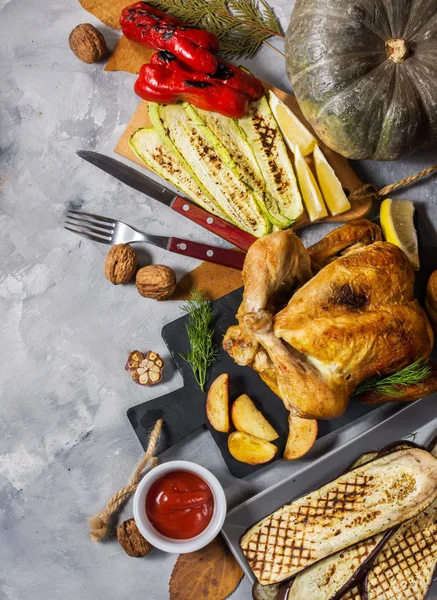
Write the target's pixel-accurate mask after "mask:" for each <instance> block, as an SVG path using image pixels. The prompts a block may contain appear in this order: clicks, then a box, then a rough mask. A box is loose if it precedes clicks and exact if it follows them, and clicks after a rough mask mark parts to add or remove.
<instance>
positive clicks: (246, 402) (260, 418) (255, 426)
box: [231, 394, 279, 442]
mask: <svg viewBox="0 0 437 600" xmlns="http://www.w3.org/2000/svg"><path fill="white" fill-rule="evenodd" d="M231 417H232V422H233V423H234V426H235V429H238V431H244V433H250V435H253V436H255V437H257V438H259V439H260V440H266V441H267V442H272V441H273V440H276V439H277V438H278V437H279V435H278V432H277V431H276V430H275V429H274V428H273V427H272V426H271V425H270V423H269V422H268V421H267V419H266V418H265V416H264V415H263V414H262V412H260V411H259V410H258V409H257V407H256V406H255V404H254V403H253V402H252V400H251V399H250V398H249V396H248V395H247V394H242V395H241V396H239V397H238V398H237V399H236V400H235V402H234V403H233V404H232V409H231Z"/></svg>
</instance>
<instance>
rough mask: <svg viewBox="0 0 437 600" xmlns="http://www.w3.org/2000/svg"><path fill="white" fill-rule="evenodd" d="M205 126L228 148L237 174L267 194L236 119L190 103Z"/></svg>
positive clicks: (249, 184) (258, 190) (255, 190)
mask: <svg viewBox="0 0 437 600" xmlns="http://www.w3.org/2000/svg"><path fill="white" fill-rule="evenodd" d="M190 109H191V110H192V111H195V113H196V114H197V115H198V117H199V118H200V119H201V120H202V121H203V123H204V124H205V126H206V127H207V128H208V129H209V130H210V131H211V132H212V133H213V134H214V135H215V136H216V137H217V138H218V139H219V140H220V142H221V144H222V145H223V146H224V147H225V148H227V150H228V153H229V155H230V158H231V159H232V162H233V164H234V165H235V169H236V174H237V175H239V177H240V179H241V180H242V181H244V183H246V184H247V185H248V186H249V187H250V188H251V189H252V190H253V191H254V192H256V193H257V194H258V195H264V194H265V182H264V177H263V176H262V173H261V170H260V168H259V166H258V163H257V162H256V159H255V156H254V153H253V150H252V148H251V147H250V145H249V144H248V142H247V139H246V136H245V135H244V133H243V131H242V130H241V129H240V127H239V126H238V124H237V122H236V120H235V119H229V118H228V117H224V116H223V115H220V114H219V113H213V112H209V111H206V110H201V109H200V108H195V107H194V106H191V105H190Z"/></svg>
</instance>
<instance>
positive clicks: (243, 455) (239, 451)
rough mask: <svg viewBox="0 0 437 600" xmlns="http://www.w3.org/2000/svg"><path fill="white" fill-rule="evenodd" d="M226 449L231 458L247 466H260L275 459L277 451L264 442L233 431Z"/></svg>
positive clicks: (241, 432)
mask: <svg viewBox="0 0 437 600" xmlns="http://www.w3.org/2000/svg"><path fill="white" fill-rule="evenodd" d="M228 448H229V452H230V453H231V454H232V456H233V457H234V458H235V459H236V460H239V461H240V462H243V463H247V464H248V465H262V464H263V463H267V462H269V461H270V460H272V458H274V457H275V455H276V453H277V451H278V449H277V447H276V446H275V445H274V444H271V443H270V442H267V441H266V440H260V439H259V438H256V437H254V436H253V435H250V434H249V433H244V432H243V431H234V433H231V435H230V436H229V438H228Z"/></svg>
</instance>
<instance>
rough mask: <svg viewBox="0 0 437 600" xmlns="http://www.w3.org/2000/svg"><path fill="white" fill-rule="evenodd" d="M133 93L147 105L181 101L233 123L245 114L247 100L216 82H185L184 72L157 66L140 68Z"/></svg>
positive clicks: (243, 95) (192, 80)
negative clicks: (227, 118)
mask: <svg viewBox="0 0 437 600" xmlns="http://www.w3.org/2000/svg"><path fill="white" fill-rule="evenodd" d="M135 92H136V93H137V94H138V96H140V97H141V98H143V99H144V100H148V101H149V102H158V103H159V104H174V103H175V102H178V101H180V100H182V101H185V102H190V103H191V104H193V105H194V106H197V107H198V108H202V109H203V110H209V111H213V112H218V113H220V114H222V115H224V116H225V117H231V118H234V119H239V118H240V117H243V116H244V115H245V114H247V111H248V109H249V100H250V98H249V96H247V95H246V94H243V93H242V92H240V91H238V90H237V89H234V88H231V87H229V86H226V85H224V84H223V83H221V82H220V81H218V80H216V81H214V82H213V81H212V80H210V81H199V80H198V79H195V78H187V75H186V72H182V71H172V70H171V69H169V68H168V66H166V65H159V64H158V65H157V64H147V65H143V66H142V67H141V69H140V72H139V75H138V79H137V81H136V82H135Z"/></svg>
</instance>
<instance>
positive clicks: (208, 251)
mask: <svg viewBox="0 0 437 600" xmlns="http://www.w3.org/2000/svg"><path fill="white" fill-rule="evenodd" d="M206 256H209V258H211V256H214V251H213V250H207V251H206Z"/></svg>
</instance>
